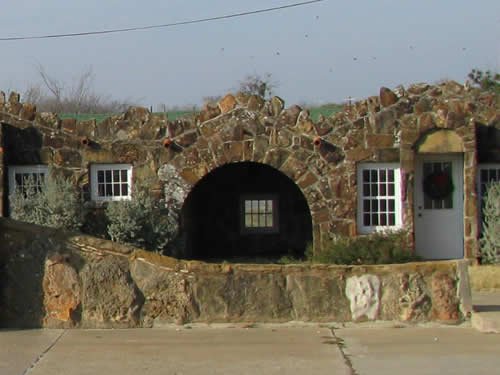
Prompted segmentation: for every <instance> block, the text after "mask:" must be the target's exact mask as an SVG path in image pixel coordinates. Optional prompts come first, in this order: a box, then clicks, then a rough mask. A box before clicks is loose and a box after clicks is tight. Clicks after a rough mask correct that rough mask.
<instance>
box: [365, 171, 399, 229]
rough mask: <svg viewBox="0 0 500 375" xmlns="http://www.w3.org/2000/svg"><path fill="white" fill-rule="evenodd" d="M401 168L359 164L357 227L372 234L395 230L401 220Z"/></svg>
mask: <svg viewBox="0 0 500 375" xmlns="http://www.w3.org/2000/svg"><path fill="white" fill-rule="evenodd" d="M400 189H401V188H400V171H399V165H397V164H374V163H373V164H368V163H366V164H360V165H359V167H358V229H359V232H360V233H373V232H377V231H381V230H384V229H397V228H400V227H401V226H402V223H401V221H402V220H401V193H400Z"/></svg>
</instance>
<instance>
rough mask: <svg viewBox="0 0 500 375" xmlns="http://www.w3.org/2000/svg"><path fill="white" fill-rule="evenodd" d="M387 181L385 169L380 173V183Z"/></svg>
mask: <svg viewBox="0 0 500 375" xmlns="http://www.w3.org/2000/svg"><path fill="white" fill-rule="evenodd" d="M386 181H387V171H386V170H385V169H382V170H381V171H380V182H386Z"/></svg>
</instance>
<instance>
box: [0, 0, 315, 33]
mask: <svg viewBox="0 0 500 375" xmlns="http://www.w3.org/2000/svg"><path fill="white" fill-rule="evenodd" d="M322 1H324V0H310V1H303V2H300V3H294V4H288V5H282V6H278V7H273V8H266V9H258V10H252V11H247V12H240V13H233V14H226V15H223V16H217V17H209V18H200V19H195V20H188V21H180V22H172V23H165V24H162V25H149V26H137V27H127V28H123V29H110V30H98V31H84V32H79V33H65V34H48V35H28V36H13V37H6V38H0V41H14V40H29V39H55V38H68V37H76V36H89V35H102V34H115V33H124V32H129V31H139V30H150V29H160V28H166V27H175V26H182V25H191V24H195V23H202V22H212V21H219V20H224V19H229V18H237V17H244V16H250V15H253V14H259V13H267V12H274V11H278V10H283V9H287V8H294V7H299V6H305V5H311V4H313V3H319V2H322Z"/></svg>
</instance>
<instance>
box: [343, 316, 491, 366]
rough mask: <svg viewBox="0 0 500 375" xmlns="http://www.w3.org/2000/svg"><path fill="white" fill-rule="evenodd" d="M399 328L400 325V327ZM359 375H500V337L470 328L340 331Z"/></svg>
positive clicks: (375, 328)
mask: <svg viewBox="0 0 500 375" xmlns="http://www.w3.org/2000/svg"><path fill="white" fill-rule="evenodd" d="M395 327H397V325H396V326H395ZM335 335H336V336H337V338H338V339H339V341H341V342H342V347H343V349H342V350H343V351H344V353H345V355H346V358H347V359H348V360H349V362H350V363H351V365H352V368H353V369H354V370H355V374H357V375H387V374H405V375H417V374H418V375H427V374H439V375H448V374H450V375H471V374H498V373H499V371H500V335H488V334H484V333H480V332H478V331H477V330H475V329H473V328H471V327H468V326H467V325H465V326H459V327H456V326H452V327H443V326H441V327H432V326H429V327H407V328H380V327H355V328H344V329H337V330H335Z"/></svg>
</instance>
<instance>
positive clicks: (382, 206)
mask: <svg viewBox="0 0 500 375" xmlns="http://www.w3.org/2000/svg"><path fill="white" fill-rule="evenodd" d="M380 211H381V212H386V211H387V200H386V199H382V200H381V201H380Z"/></svg>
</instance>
